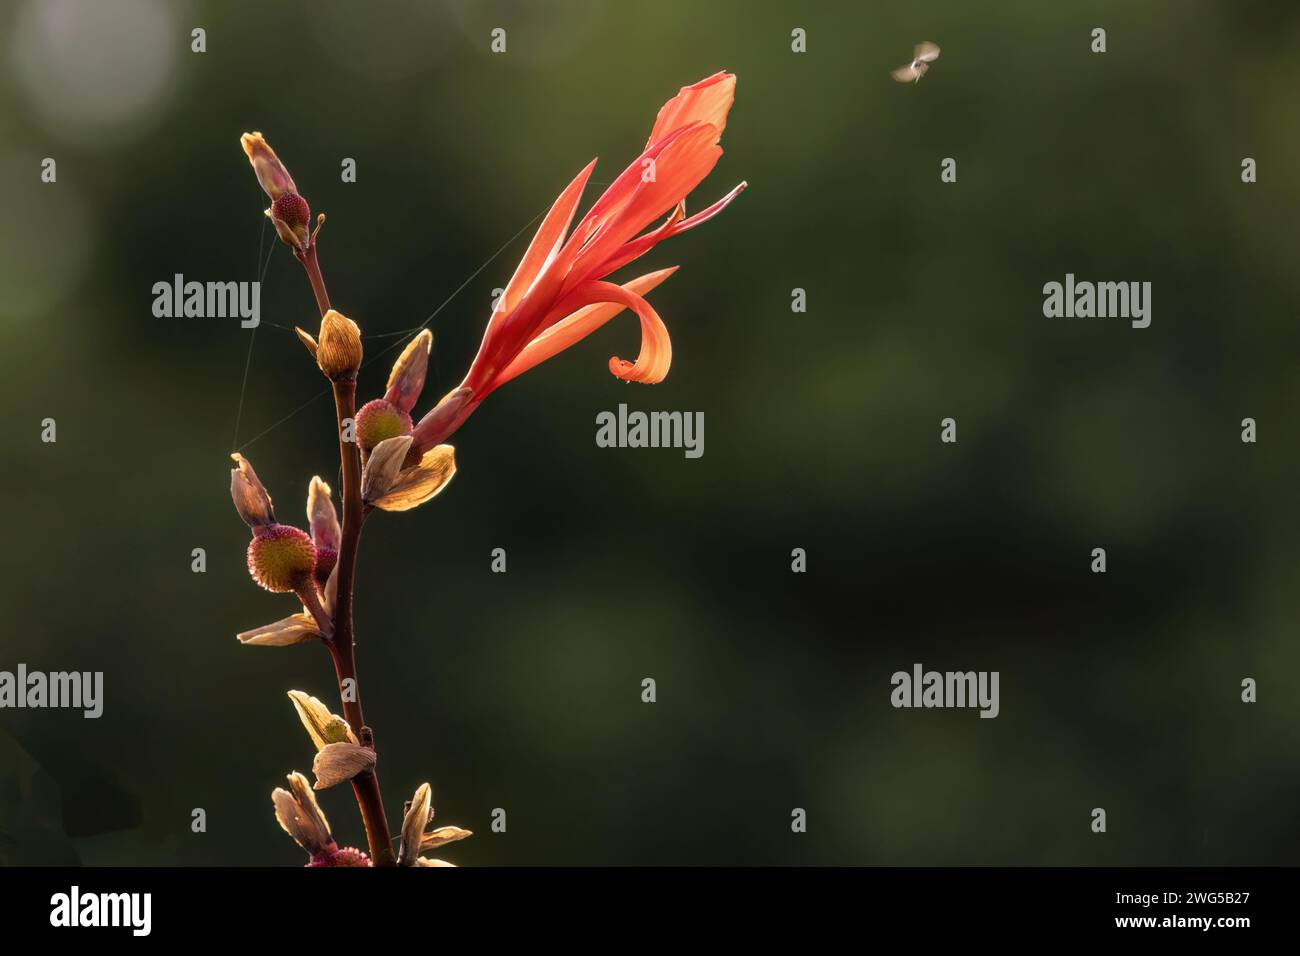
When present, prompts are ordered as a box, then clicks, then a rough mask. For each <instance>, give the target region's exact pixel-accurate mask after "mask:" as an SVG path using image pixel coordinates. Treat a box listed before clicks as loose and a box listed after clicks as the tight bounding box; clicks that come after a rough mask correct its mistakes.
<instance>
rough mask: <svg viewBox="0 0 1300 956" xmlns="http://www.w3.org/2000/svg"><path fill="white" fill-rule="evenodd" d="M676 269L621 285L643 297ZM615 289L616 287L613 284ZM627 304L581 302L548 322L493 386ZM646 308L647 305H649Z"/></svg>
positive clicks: (566, 344)
mask: <svg viewBox="0 0 1300 956" xmlns="http://www.w3.org/2000/svg"><path fill="white" fill-rule="evenodd" d="M676 271H677V266H673V267H671V268H669V269H660V270H658V271H657V272H650V273H647V274H646V275H643V276H638V277H637V278H635V279H633V280H632V281H631V282H626V283H624V284H623V286H622V288H623V290H624V291H626V292H629V293H631V294H633V295H636V296H638V297H640V296H645V295H647V294H649V292H650V290H651V289H654V288H655V287H656V286H658V285H659V284H660V283H661V282H663V281H664V280H665V279H667V278H668V277H669V276H670V275H672V274H673V273H674V272H676ZM609 284H610V283H600V285H609ZM615 288H618V287H617V286H615ZM569 301H570V299H566V300H565V303H568V302H569ZM627 307H628V306H627V303H626V302H621V301H608V300H605V299H602V300H600V301H596V302H592V303H590V304H587V305H584V306H582V307H581V308H579V309H577V310H576V311H574V312H572V313H570V314H569V315H567V316H565V317H564V318H562V319H560V320H559V321H558V322H555V323H554V324H552V325H551V326H550V327H549V328H547V329H546V331H544V332H543V333H542V334H541V335H539V336H537V338H535V339H533V340H532V341H531V342H529V343H528V344H527V345H526V346H524V349H523V351H521V352H520V353H519V355H517V356H516V357H515V360H514V361H513V362H511V363H510V364H509V365H508V366H506V368H505V369H504V370H502V372H501V373H500V374H499V375H498V376H497V379H496V382H495V383H494V385H495V386H501V385H504V384H505V383H506V382H508V381H510V380H511V379H512V378H515V377H516V376H518V375H522V374H523V373H524V372H527V371H528V370H529V369H530V368H532V367H533V366H535V365H540V364H541V363H542V362H545V361H546V360H547V359H549V358H553V357H554V356H556V355H558V354H559V353H561V352H563V351H564V350H565V349H567V348H568V347H569V346H571V345H575V344H577V343H578V342H580V341H582V340H583V339H585V338H586V337H587V336H588V335H590V334H591V333H592V332H595V331H596V330H597V329H598V328H600V327H601V326H602V325H604V324H605V323H606V322H608V321H609V320H610V319H612V318H614V316H616V315H618V314H619V313H620V312H622V311H623V310H624V309H625V308H627ZM646 307H647V308H649V306H646ZM655 319H656V321H657V320H658V316H655ZM643 326H644V320H643ZM659 327H660V328H663V323H662V322H659ZM663 341H664V342H665V343H667V342H668V332H667V330H664V333H663ZM669 353H670V355H671V346H669ZM664 371H665V372H666V371H667V366H665V368H664ZM615 374H617V373H615Z"/></svg>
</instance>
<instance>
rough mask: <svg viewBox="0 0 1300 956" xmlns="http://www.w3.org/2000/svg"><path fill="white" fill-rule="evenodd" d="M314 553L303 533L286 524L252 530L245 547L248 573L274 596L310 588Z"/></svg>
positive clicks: (314, 550) (309, 539)
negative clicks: (249, 539)
mask: <svg viewBox="0 0 1300 956" xmlns="http://www.w3.org/2000/svg"><path fill="white" fill-rule="evenodd" d="M315 567H316V549H315V548H314V547H313V546H312V543H311V538H310V537H309V536H308V535H307V533H306V532H305V531H299V530H298V529H297V528H293V527H290V526H289V525H286V524H272V525H266V526H263V527H259V528H256V529H254V533H253V540H252V541H250V542H249V543H248V573H249V574H251V575H252V576H253V580H254V581H256V582H257V583H258V584H260V585H261V586H262V587H264V588H266V589H267V590H268V591H272V592H274V593H283V592H286V591H297V590H300V589H301V588H304V587H308V586H310V584H311V579H312V572H313V571H314V570H315Z"/></svg>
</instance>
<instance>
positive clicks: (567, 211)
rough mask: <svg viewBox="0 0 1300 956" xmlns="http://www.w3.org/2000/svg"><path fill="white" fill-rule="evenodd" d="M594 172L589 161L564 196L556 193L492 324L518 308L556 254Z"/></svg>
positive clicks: (508, 285) (592, 162)
mask: <svg viewBox="0 0 1300 956" xmlns="http://www.w3.org/2000/svg"><path fill="white" fill-rule="evenodd" d="M595 168H596V161H595V160H594V159H593V160H592V161H591V162H590V163H588V164H587V166H586V168H585V169H583V171H582V172H580V173H578V175H577V176H576V177H574V180H573V182H571V183H569V185H568V186H566V187H565V189H564V192H562V193H560V198H559V199H557V200H555V204H554V205H553V206H551V211H550V212H548V213H547V214H546V218H545V219H543V220H542V224H541V225H540V226H539V227H538V228H537V235H535V236H533V241H532V242H531V243H529V245H528V251H527V252H525V253H524V258H523V259H522V260H521V261H520V263H519V268H517V269H516V270H515V274H514V275H513V276H511V278H510V281H509V283H507V284H506V291H505V294H504V295H503V296H502V297H501V304H500V308H499V310H498V312H497V313H496V315H494V316H493V321H496V318H497V316H498V315H500V316H504V315H506V314H508V313H509V312H510V311H511V310H512V309H513V308H514V307H515V306H516V305H518V304H519V300H520V299H522V298H523V297H524V294H525V293H526V292H527V291H528V289H529V288H530V287H531V286H532V284H533V282H534V281H535V280H536V279H537V276H538V274H539V273H540V272H541V271H542V269H543V268H544V267H545V266H546V264H547V262H549V261H550V260H551V259H552V258H553V257H554V256H555V253H556V252H557V251H558V250H559V248H560V245H561V243H563V242H564V236H565V234H566V233H567V232H568V231H569V225H570V224H571V223H572V222H573V214H574V212H576V211H577V208H578V201H579V200H581V199H582V191H583V189H584V188H585V187H586V185H587V180H588V179H590V178H591V171H592V170H593V169H595Z"/></svg>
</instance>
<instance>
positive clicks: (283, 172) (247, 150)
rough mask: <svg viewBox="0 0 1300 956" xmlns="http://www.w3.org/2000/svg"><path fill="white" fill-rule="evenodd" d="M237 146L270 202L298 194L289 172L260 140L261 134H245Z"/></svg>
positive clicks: (268, 146) (267, 144)
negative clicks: (242, 149)
mask: <svg viewBox="0 0 1300 956" xmlns="http://www.w3.org/2000/svg"><path fill="white" fill-rule="evenodd" d="M239 145H241V146H243V147H244V154H245V155H246V156H248V161H249V162H250V163H252V164H253V172H254V173H255V174H256V175H257V181H258V183H259V184H260V185H261V187H262V191H263V192H265V193H266V194H267V195H268V196H269V197H271V201H272V202H275V201H276V200H277V199H279V198H280V197H281V196H284V195H287V194H289V193H294V194H296V193H297V192H298V187H297V186H295V185H294V184H293V177H292V176H290V175H289V170H287V169H285V168H284V163H282V162H280V157H279V156H277V155H275V150H273V149H272V148H271V144H270V143H268V142H267V141H266V140H265V139H263V138H262V134H261V133H245V134H244V135H243V136H241V137H239Z"/></svg>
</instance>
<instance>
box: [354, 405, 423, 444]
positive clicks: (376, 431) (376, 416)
mask: <svg viewBox="0 0 1300 956" xmlns="http://www.w3.org/2000/svg"><path fill="white" fill-rule="evenodd" d="M411 427H412V422H411V416H410V415H408V414H407V413H406V412H404V411H402V410H401V409H400V408H398V407H397V406H396V405H394V404H393V403H392V402H390V401H387V400H386V399H382V398H377V399H375V400H374V401H373V402H367V403H366V404H364V405H362V406H361V410H360V411H359V412H357V444H358V445H360V446H361V451H362V452H363V453H365V454H367V455H368V454H370V453H371V452H372V451H374V448H375V446H376V445H378V444H379V443H380V442H381V441H386V440H387V439H389V438H399V437H401V436H402V435H409V434H411Z"/></svg>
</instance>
